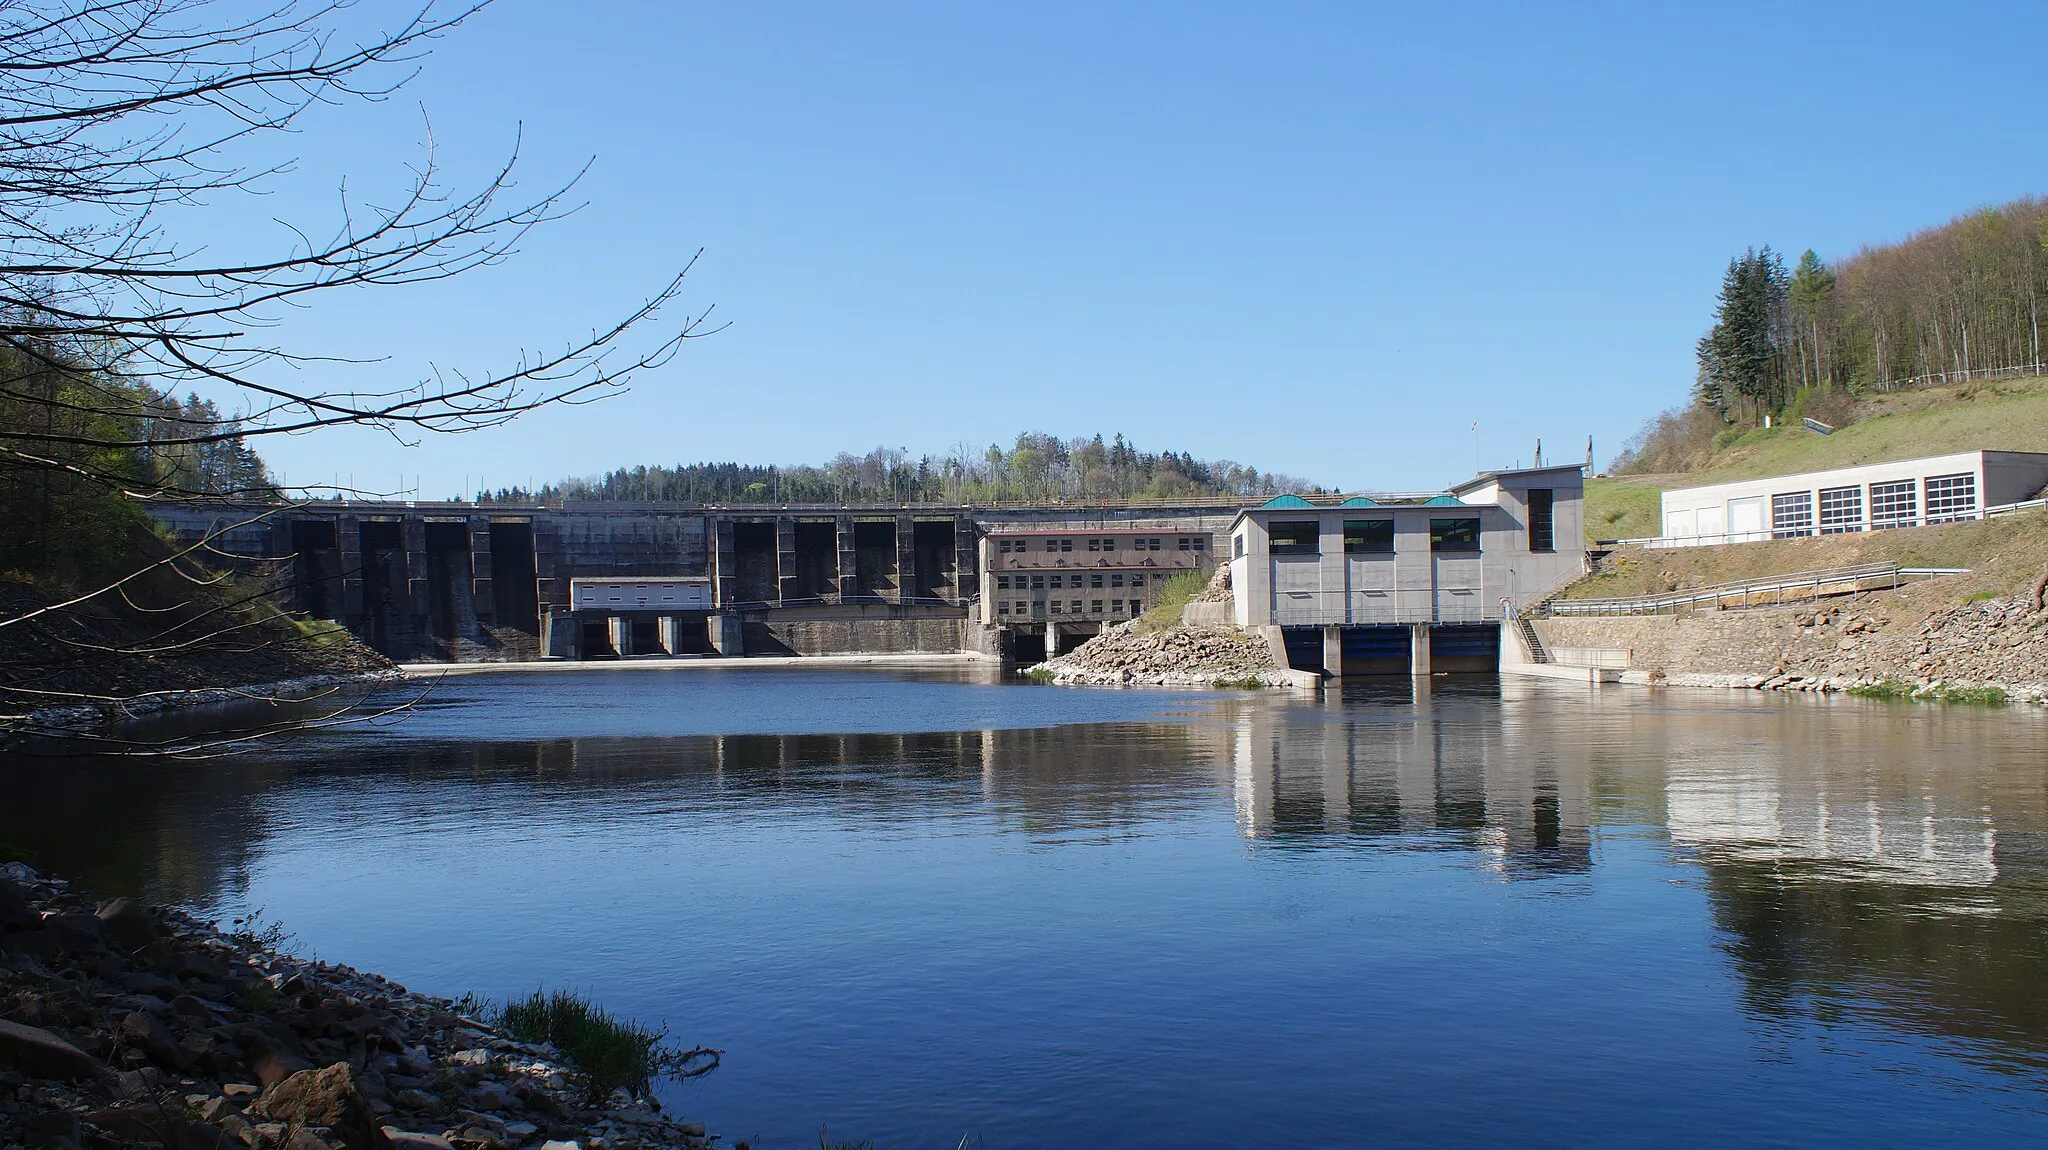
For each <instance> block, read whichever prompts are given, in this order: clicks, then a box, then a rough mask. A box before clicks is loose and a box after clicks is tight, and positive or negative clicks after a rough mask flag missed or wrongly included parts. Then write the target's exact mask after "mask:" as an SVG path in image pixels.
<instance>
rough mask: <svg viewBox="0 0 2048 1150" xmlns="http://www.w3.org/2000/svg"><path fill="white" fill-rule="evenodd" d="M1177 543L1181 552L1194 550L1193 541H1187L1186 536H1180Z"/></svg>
mask: <svg viewBox="0 0 2048 1150" xmlns="http://www.w3.org/2000/svg"><path fill="white" fill-rule="evenodd" d="M1179 543H1180V549H1181V550H1182V551H1193V550H1194V549H1195V548H1194V540H1192V539H1189V538H1188V537H1187V536H1185V535H1183V536H1181V537H1180V539H1179Z"/></svg>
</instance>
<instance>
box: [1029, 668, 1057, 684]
mask: <svg viewBox="0 0 2048 1150" xmlns="http://www.w3.org/2000/svg"><path fill="white" fill-rule="evenodd" d="M1024 677H1025V678H1027V679H1029V680H1031V681H1032V682H1034V683H1050V682H1052V672H1051V671H1048V670H1046V669H1045V668H1044V667H1033V668H1031V669H1030V670H1028V671H1026V672H1024Z"/></svg>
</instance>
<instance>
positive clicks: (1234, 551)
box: [1230, 535, 1244, 559]
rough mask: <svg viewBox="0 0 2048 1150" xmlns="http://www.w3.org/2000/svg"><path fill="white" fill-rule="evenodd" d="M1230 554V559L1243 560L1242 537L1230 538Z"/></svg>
mask: <svg viewBox="0 0 2048 1150" xmlns="http://www.w3.org/2000/svg"><path fill="white" fill-rule="evenodd" d="M1230 554H1231V557H1232V558H1235V559H1242V558H1244V536H1242V535H1235V536H1232V537H1231V551H1230Z"/></svg>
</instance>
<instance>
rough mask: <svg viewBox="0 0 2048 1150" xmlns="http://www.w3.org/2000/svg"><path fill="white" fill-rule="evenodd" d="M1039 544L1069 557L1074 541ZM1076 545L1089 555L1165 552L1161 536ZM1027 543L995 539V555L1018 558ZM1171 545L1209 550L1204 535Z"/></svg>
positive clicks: (1186, 537) (1095, 540)
mask: <svg viewBox="0 0 2048 1150" xmlns="http://www.w3.org/2000/svg"><path fill="white" fill-rule="evenodd" d="M1041 542H1043V543H1044V544H1045V546H1043V547H1041V548H1039V550H1042V551H1046V552H1053V553H1071V552H1072V551H1073V550H1074V543H1075V540H1073V539H1046V540H1042V541H1041ZM1080 542H1081V543H1083V544H1086V546H1087V550H1089V551H1119V550H1122V551H1164V550H1166V538H1165V537H1164V536H1149V537H1146V538H1143V539H1139V538H1128V537H1127V538H1123V539H1105V538H1103V537H1101V536H1096V537H1094V538H1091V539H1083V540H1080ZM1031 543H1032V540H1029V539H998V540H996V552H997V554H1001V555H1009V554H1011V553H1013V552H1014V553H1016V554H1019V555H1021V554H1023V553H1024V552H1026V551H1029V550H1031V549H1032V547H1031ZM1174 545H1175V549H1176V550H1180V551H1207V550H1208V549H1209V537H1208V536H1206V535H1182V536H1179V537H1178V538H1176V539H1175V540H1174Z"/></svg>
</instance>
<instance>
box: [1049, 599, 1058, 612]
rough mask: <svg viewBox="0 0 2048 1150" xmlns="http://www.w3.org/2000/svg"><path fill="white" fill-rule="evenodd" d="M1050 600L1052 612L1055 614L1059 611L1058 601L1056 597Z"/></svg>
mask: <svg viewBox="0 0 2048 1150" xmlns="http://www.w3.org/2000/svg"><path fill="white" fill-rule="evenodd" d="M1051 602H1052V613H1053V614H1055V615H1057V614H1059V613H1060V601H1059V600H1058V599H1054V600H1052V601H1051Z"/></svg>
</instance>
